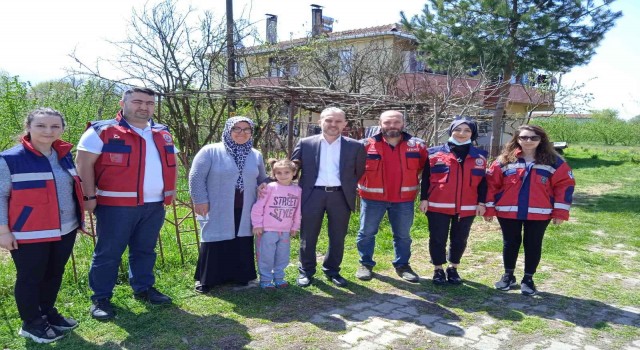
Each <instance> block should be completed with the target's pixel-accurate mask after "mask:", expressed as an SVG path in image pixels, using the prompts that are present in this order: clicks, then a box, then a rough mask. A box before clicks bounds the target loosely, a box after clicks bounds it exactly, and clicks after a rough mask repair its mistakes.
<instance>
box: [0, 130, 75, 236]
mask: <svg viewBox="0 0 640 350" xmlns="http://www.w3.org/2000/svg"><path fill="white" fill-rule="evenodd" d="M52 147H53V149H55V150H56V152H57V154H58V161H59V162H60V166H61V167H62V168H63V169H66V170H67V171H68V172H69V174H71V176H72V177H73V181H74V195H75V199H76V215H77V217H78V222H79V223H80V227H81V228H84V209H83V204H84V201H83V200H82V187H81V186H80V177H78V174H77V172H76V168H75V165H74V163H73V158H72V156H71V152H70V151H71V148H72V147H73V145H71V144H70V143H67V142H64V141H61V140H56V141H55V142H53V144H52ZM0 156H1V157H2V158H4V160H5V161H6V162H7V166H8V167H9V171H10V173H11V193H10V194H9V213H8V214H9V228H10V229H11V232H12V233H13V235H14V236H15V238H16V240H17V241H18V244H24V243H39V242H50V241H59V240H60V239H61V238H60V236H61V235H62V234H63V233H67V232H61V226H62V224H61V223H60V208H59V207H58V193H57V191H56V183H55V181H54V177H53V171H52V169H51V164H50V163H49V160H48V159H47V157H45V156H44V155H42V153H40V152H39V151H38V150H36V149H35V148H33V145H31V141H30V139H29V137H28V136H24V137H23V138H22V140H21V144H20V145H17V146H15V147H13V148H11V149H9V150H6V151H4V152H2V153H0Z"/></svg>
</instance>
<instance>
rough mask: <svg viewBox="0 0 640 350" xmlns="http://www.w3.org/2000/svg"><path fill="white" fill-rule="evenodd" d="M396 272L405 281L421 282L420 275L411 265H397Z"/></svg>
mask: <svg viewBox="0 0 640 350" xmlns="http://www.w3.org/2000/svg"><path fill="white" fill-rule="evenodd" d="M396 273H397V274H398V276H400V277H401V278H402V279H403V280H405V281H408V282H411V283H419V282H420V276H418V274H417V273H415V272H413V270H412V269H411V266H409V265H404V266H398V267H396Z"/></svg>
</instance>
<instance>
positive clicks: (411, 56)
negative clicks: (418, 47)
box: [404, 51, 426, 73]
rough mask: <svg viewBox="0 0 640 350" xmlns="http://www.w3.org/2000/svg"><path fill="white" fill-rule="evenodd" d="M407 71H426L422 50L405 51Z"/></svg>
mask: <svg viewBox="0 0 640 350" xmlns="http://www.w3.org/2000/svg"><path fill="white" fill-rule="evenodd" d="M404 57H405V72H407V73H416V72H424V71H426V65H425V63H424V52H422V51H404Z"/></svg>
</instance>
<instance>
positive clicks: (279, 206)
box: [251, 182, 302, 232]
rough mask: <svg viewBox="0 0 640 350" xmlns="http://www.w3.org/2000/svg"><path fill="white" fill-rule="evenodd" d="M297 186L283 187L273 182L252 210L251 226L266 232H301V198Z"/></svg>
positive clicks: (299, 189) (300, 191)
mask: <svg viewBox="0 0 640 350" xmlns="http://www.w3.org/2000/svg"><path fill="white" fill-rule="evenodd" d="M301 194H302V189H301V188H300V186H298V185H297V184H291V185H289V186H283V185H280V184H278V183H277V182H272V183H270V184H268V185H267V187H265V194H264V196H262V198H258V200H257V201H256V203H255V204H254V205H253V208H251V224H252V225H253V227H262V228H263V229H264V231H265V232H266V231H274V232H289V231H292V230H294V231H298V230H300V196H301Z"/></svg>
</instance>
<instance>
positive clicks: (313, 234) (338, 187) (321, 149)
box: [291, 107, 366, 287]
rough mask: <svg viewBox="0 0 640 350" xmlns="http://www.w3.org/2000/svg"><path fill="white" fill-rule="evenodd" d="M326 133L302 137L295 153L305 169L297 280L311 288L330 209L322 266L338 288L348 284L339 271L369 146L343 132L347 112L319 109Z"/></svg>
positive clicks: (303, 171)
mask: <svg viewBox="0 0 640 350" xmlns="http://www.w3.org/2000/svg"><path fill="white" fill-rule="evenodd" d="M319 124H320V127H321V128H322V134H320V135H315V136H310V137H306V138H303V139H301V140H300V141H299V142H298V144H297V145H296V148H295V149H294V151H293V154H292V155H291V159H292V160H297V161H299V162H300V167H301V169H302V174H301V176H300V181H299V184H300V187H302V202H301V203H302V207H301V211H302V222H301V230H300V267H299V270H300V275H299V276H298V280H297V283H298V285H299V286H302V287H306V286H308V285H310V284H311V282H313V275H314V274H315V272H316V244H317V243H318V235H319V234H320V228H321V226H322V220H323V219H324V214H325V213H327V220H328V234H329V248H328V249H327V253H326V254H325V257H324V262H323V263H322V271H323V272H324V273H325V275H326V276H327V278H328V279H329V280H330V281H331V282H333V283H334V284H335V285H337V286H339V287H344V286H346V284H347V280H345V279H344V278H343V277H342V276H340V264H341V263H342V256H343V255H344V239H345V236H346V235H347V229H348V226H349V217H350V216H351V212H352V211H354V210H355V202H356V188H357V186H358V180H359V179H360V177H361V176H362V174H364V169H365V156H366V155H365V151H364V147H363V145H362V144H361V143H359V142H358V141H356V140H354V139H351V138H348V137H343V136H342V130H343V129H344V128H345V127H346V126H347V119H346V116H345V113H344V111H342V110H341V109H339V108H336V107H329V108H326V109H325V110H323V111H322V113H321V114H320V122H319Z"/></svg>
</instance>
